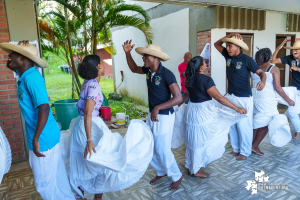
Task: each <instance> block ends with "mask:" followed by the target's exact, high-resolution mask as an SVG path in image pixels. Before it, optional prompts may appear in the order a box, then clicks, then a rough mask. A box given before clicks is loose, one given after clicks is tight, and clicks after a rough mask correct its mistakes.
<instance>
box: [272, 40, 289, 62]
mask: <svg viewBox="0 0 300 200" xmlns="http://www.w3.org/2000/svg"><path fill="white" fill-rule="evenodd" d="M286 42H287V40H286V39H284V40H283V42H282V43H281V44H280V45H279V46H278V47H277V48H276V50H275V52H274V53H273V55H272V58H271V60H270V63H273V64H281V63H282V62H281V59H280V58H277V54H278V52H279V51H280V49H282V47H283V46H284V44H285V43H286Z"/></svg>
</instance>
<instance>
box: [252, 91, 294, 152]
mask: <svg viewBox="0 0 300 200" xmlns="http://www.w3.org/2000/svg"><path fill="white" fill-rule="evenodd" d="M282 89H283V90H284V91H285V93H286V95H287V96H288V97H289V98H290V99H292V100H293V101H294V102H295V103H296V101H297V89H296V88H295V87H283V88H282ZM252 94H253V101H254V108H253V129H258V128H262V127H265V126H268V129H269V138H270V142H271V144H272V145H273V146H276V147H282V146H284V145H286V144H287V143H289V142H290V141H291V139H292V136H291V130H290V126H289V123H288V120H287V117H286V116H285V115H282V114H279V112H278V109H277V105H278V103H281V104H284V105H287V106H289V105H288V103H287V102H286V101H285V100H284V99H283V98H282V97H281V96H279V94H278V93H277V92H276V91H275V90H271V89H268V88H264V89H263V90H262V91H258V90H257V89H256V88H253V89H252Z"/></svg>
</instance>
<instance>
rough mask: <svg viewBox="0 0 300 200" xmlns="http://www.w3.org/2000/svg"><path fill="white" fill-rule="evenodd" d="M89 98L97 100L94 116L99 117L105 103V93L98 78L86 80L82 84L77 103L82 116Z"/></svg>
mask: <svg viewBox="0 0 300 200" xmlns="http://www.w3.org/2000/svg"><path fill="white" fill-rule="evenodd" d="M87 99H92V100H93V101H95V106H94V110H93V112H92V117H99V109H100V107H101V105H102V103H103V95H102V92H101V87H100V85H99V83H98V81H97V80H96V79H90V80H85V81H84V82H83V84H82V86H81V91H80V95H79V98H78V103H77V110H78V113H79V115H81V116H84V110H85V103H86V100H87Z"/></svg>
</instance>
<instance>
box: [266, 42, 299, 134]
mask: <svg viewBox="0 0 300 200" xmlns="http://www.w3.org/2000/svg"><path fill="white" fill-rule="evenodd" d="M286 42H287V40H286V39H285V40H284V41H283V42H282V43H281V44H280V45H279V46H278V47H277V48H276V50H275V52H274V54H273V56H272V59H271V61H270V62H271V63H273V64H281V63H283V64H288V65H289V66H290V72H291V73H292V85H293V86H294V87H296V88H297V96H298V97H297V101H296V104H295V106H289V108H288V110H287V112H288V116H289V118H290V120H291V122H292V124H293V125H294V127H295V134H294V135H293V139H296V138H298V137H299V135H300V119H299V114H300V41H296V42H295V43H294V45H293V46H292V47H285V48H286V49H292V52H293V54H292V55H288V56H285V57H282V58H277V54H278V52H279V50H280V49H282V47H283V46H284V44H285V43H286Z"/></svg>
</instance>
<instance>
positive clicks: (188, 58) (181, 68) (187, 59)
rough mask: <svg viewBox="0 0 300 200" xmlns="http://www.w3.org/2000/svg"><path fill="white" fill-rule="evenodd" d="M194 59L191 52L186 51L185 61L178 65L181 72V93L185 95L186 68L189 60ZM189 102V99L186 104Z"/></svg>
mask: <svg viewBox="0 0 300 200" xmlns="http://www.w3.org/2000/svg"><path fill="white" fill-rule="evenodd" d="M191 59H192V54H191V53H190V52H186V53H185V54H184V57H183V60H184V61H183V62H182V63H180V64H179V65H178V72H179V75H180V84H181V94H182V96H183V94H184V92H185V85H184V82H185V78H186V77H185V70H186V66H187V64H188V62H189V61H190V60H191ZM188 102H189V99H187V100H186V102H185V104H187V103H188Z"/></svg>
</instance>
